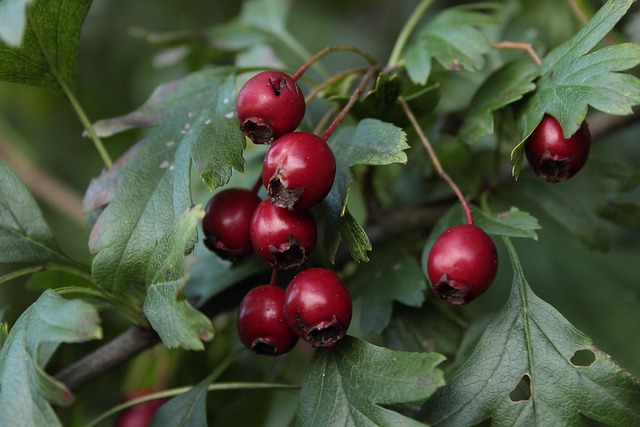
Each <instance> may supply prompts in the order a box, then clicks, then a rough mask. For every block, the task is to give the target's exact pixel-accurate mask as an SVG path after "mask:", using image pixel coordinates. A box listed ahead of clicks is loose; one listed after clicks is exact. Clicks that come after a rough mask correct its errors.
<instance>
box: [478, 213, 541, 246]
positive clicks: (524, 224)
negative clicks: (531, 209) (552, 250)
mask: <svg viewBox="0 0 640 427" xmlns="http://www.w3.org/2000/svg"><path fill="white" fill-rule="evenodd" d="M473 218H474V222H475V223H476V225H477V226H478V227H480V228H482V229H483V230H484V231H485V232H487V233H488V234H493V235H497V236H508V237H525V238H528V239H533V240H538V235H537V234H536V230H539V229H541V228H542V227H541V226H540V224H539V223H538V219H537V218H535V217H534V216H532V215H531V214H530V213H528V212H523V211H521V210H520V209H518V208H515V207H512V208H511V209H509V210H508V211H507V212H501V213H498V214H495V215H490V214H487V213H486V212H484V211H482V210H479V209H476V210H474V211H473Z"/></svg>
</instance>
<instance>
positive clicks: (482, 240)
mask: <svg viewBox="0 0 640 427" xmlns="http://www.w3.org/2000/svg"><path fill="white" fill-rule="evenodd" d="M497 271H498V254H497V250H496V246H495V244H494V243H493V241H492V240H491V237H489V235H488V234H487V233H485V232H484V231H483V230H482V229H481V228H479V227H477V226H475V225H469V224H461V225H456V226H454V227H451V228H449V229H447V230H446V231H445V232H444V233H442V234H441V235H440V237H438V239H436V241H435V242H434V244H433V247H432V248H431V251H430V252H429V257H428V258H427V273H428V275H429V280H431V285H432V288H433V292H434V293H435V294H436V295H437V296H438V297H440V298H442V299H444V300H445V301H447V302H448V303H450V304H454V305H461V304H467V303H468V302H470V301H472V300H473V299H475V298H477V297H478V296H479V295H481V294H482V293H483V292H485V291H486V290H487V289H488V288H489V286H490V285H491V283H492V282H493V279H494V278H495V276H496V273H497Z"/></svg>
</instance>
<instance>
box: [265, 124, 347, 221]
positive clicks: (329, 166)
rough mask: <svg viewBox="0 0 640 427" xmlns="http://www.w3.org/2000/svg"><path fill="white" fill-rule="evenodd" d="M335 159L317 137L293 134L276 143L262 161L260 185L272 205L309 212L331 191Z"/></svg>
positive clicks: (307, 133)
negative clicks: (261, 184)
mask: <svg viewBox="0 0 640 427" xmlns="http://www.w3.org/2000/svg"><path fill="white" fill-rule="evenodd" d="M335 176H336V159H335V157H334V156H333V152H332V151H331V148H329V146H328V145H327V143H326V142H325V141H324V140H323V139H322V138H320V137H319V136H317V135H314V134H313V133H309V132H292V133H288V134H286V135H285V136H283V137H281V138H279V139H277V140H276V141H275V142H274V143H273V145H271V147H269V150H268V151H267V154H266V155H265V158H264V164H263V167H262V182H263V183H264V186H265V188H266V189H267V193H268V194H269V196H270V197H271V200H272V201H273V204H274V205H276V206H278V207H281V208H288V209H292V210H298V209H309V208H311V207H313V206H315V205H317V204H318V203H320V202H321V201H322V200H323V199H324V198H325V197H326V196H327V194H328V193H329V190H331V186H332V185H333V180H334V178H335Z"/></svg>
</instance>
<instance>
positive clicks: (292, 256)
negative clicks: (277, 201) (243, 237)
mask: <svg viewBox="0 0 640 427" xmlns="http://www.w3.org/2000/svg"><path fill="white" fill-rule="evenodd" d="M250 231H251V242H252V244H253V249H254V250H255V252H256V253H257V254H258V255H260V256H261V257H262V258H264V259H265V260H266V261H267V262H268V263H269V264H270V265H271V266H272V267H273V268H281V269H284V270H286V269H289V268H293V267H296V266H299V265H300V264H302V263H303V262H305V261H306V260H307V259H308V258H309V255H310V254H311V251H312V250H313V248H314V247H315V245H316V239H317V234H318V230H317V227H316V221H315V219H314V218H313V215H312V214H311V212H309V211H308V210H303V211H290V210H288V209H283V208H278V207H276V206H273V203H271V199H266V200H264V201H262V203H260V205H259V206H258V207H257V208H256V210H255V212H254V213H253V217H252V218H251V227H250Z"/></svg>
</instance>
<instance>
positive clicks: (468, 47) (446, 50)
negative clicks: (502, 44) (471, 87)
mask: <svg viewBox="0 0 640 427" xmlns="http://www.w3.org/2000/svg"><path fill="white" fill-rule="evenodd" d="M497 8H498V5H497V4H495V3H480V4H476V5H464V6H457V7H450V8H447V9H445V10H443V11H442V12H440V13H439V14H438V15H437V16H436V17H435V18H434V19H433V20H432V21H430V22H427V23H426V24H425V25H424V27H423V28H422V29H421V30H420V31H419V32H418V34H417V37H416V39H415V41H414V43H413V44H411V45H409V47H408V48H407V52H406V55H405V58H404V59H405V62H406V64H405V67H406V70H407V74H408V75H409V77H410V78H411V80H412V81H413V82H414V83H416V84H420V85H424V84H426V82H427V79H428V78H429V73H430V72H431V60H432V58H435V59H436V60H437V61H438V62H439V63H440V64H441V65H442V66H443V67H444V68H446V69H450V70H461V69H464V70H469V71H477V70H479V69H481V68H482V67H484V63H485V61H484V55H485V54H486V53H488V52H489V51H490V50H491V43H490V41H489V38H488V37H487V35H486V34H485V33H484V32H483V31H482V29H483V28H486V27H489V26H491V25H494V24H496V23H497V22H498V21H497V19H496V17H495V16H493V15H492V14H491V13H492V12H495V10H496V9H497Z"/></svg>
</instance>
